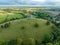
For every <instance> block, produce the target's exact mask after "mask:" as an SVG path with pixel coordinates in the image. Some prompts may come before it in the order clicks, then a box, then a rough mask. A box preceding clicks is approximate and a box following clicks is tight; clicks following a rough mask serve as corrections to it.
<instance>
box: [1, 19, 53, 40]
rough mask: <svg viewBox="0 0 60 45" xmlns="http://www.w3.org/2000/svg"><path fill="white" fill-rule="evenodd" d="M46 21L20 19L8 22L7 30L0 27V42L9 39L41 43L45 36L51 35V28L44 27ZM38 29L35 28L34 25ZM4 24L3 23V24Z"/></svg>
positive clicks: (48, 26)
mask: <svg viewBox="0 0 60 45" xmlns="http://www.w3.org/2000/svg"><path fill="white" fill-rule="evenodd" d="M46 22H47V21H46V20H43V19H20V20H15V21H10V23H11V24H10V26H9V27H8V28H1V27H0V41H7V40H10V39H16V38H17V39H23V40H25V39H29V38H34V39H36V40H38V41H42V39H43V38H44V35H45V34H50V33H51V31H52V30H51V26H53V24H52V23H50V25H46ZM36 23H37V24H38V25H39V26H38V27H35V26H34V25H35V24H36ZM4 24H5V23H4ZM1 25H3V24H0V26H1Z"/></svg>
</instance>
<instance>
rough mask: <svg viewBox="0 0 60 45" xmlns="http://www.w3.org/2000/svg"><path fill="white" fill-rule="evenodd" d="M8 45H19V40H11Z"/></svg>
mask: <svg viewBox="0 0 60 45" xmlns="http://www.w3.org/2000/svg"><path fill="white" fill-rule="evenodd" d="M7 45H17V40H10V41H9V42H8V44H7Z"/></svg>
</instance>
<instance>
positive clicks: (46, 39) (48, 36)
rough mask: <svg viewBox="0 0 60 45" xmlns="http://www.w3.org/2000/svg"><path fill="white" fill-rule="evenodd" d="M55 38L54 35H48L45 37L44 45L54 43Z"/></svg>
mask: <svg viewBox="0 0 60 45" xmlns="http://www.w3.org/2000/svg"><path fill="white" fill-rule="evenodd" d="M53 37H54V36H53V35H52V34H47V35H45V36H44V39H43V41H42V43H48V42H52V41H53Z"/></svg>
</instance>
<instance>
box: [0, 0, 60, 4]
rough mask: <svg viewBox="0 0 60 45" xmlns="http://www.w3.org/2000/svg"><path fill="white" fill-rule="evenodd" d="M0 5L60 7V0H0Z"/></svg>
mask: <svg viewBox="0 0 60 45" xmlns="http://www.w3.org/2000/svg"><path fill="white" fill-rule="evenodd" d="M0 5H60V0H0Z"/></svg>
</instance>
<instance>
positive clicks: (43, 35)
mask: <svg viewBox="0 0 60 45" xmlns="http://www.w3.org/2000/svg"><path fill="white" fill-rule="evenodd" d="M0 45H60V8H49V7H48V8H47V7H46V8H43V7H41V8H40V7H36V8H0Z"/></svg>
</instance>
